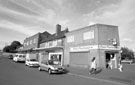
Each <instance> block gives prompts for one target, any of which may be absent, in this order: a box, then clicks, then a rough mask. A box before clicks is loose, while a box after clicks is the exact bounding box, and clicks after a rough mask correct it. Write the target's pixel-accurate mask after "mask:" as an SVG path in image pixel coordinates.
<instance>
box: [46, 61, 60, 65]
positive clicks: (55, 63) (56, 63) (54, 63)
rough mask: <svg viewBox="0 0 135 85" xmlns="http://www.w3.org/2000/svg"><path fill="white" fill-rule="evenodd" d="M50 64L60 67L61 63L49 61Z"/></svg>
mask: <svg viewBox="0 0 135 85" xmlns="http://www.w3.org/2000/svg"><path fill="white" fill-rule="evenodd" d="M48 64H49V65H59V64H60V63H59V61H51V60H50V61H48Z"/></svg>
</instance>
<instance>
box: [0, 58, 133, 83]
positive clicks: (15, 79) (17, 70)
mask: <svg viewBox="0 0 135 85" xmlns="http://www.w3.org/2000/svg"><path fill="white" fill-rule="evenodd" d="M0 67H1V69H0V85H99V84H100V85H134V84H131V83H132V81H131V80H130V78H131V79H132V78H134V79H135V77H134V76H131V74H130V75H129V76H128V77H129V79H125V81H126V82H123V80H122V82H121V81H120V79H118V78H117V77H116V76H117V72H115V71H114V73H113V72H112V74H111V75H113V74H115V73H116V76H115V75H113V76H114V78H113V77H112V76H110V79H108V76H107V74H109V71H102V72H100V73H98V74H97V75H88V70H87V69H82V68H74V67H68V69H69V70H70V72H69V73H68V74H62V75H49V74H48V73H47V72H44V71H41V72H39V71H38V69H37V68H29V67H27V66H25V65H24V64H23V63H15V62H13V61H12V60H10V59H7V58H5V57H1V58H0ZM130 72H132V71H130ZM111 77H112V79H111ZM126 77H127V76H126ZM122 78H124V77H122ZM115 80H119V81H120V82H119V81H115Z"/></svg>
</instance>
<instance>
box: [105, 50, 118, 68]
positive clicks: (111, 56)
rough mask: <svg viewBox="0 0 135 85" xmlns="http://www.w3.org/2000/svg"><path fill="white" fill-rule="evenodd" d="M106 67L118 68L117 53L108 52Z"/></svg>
mask: <svg viewBox="0 0 135 85" xmlns="http://www.w3.org/2000/svg"><path fill="white" fill-rule="evenodd" d="M105 55H106V62H105V63H106V68H111V69H113V68H117V64H116V63H117V62H116V53H112V52H107V53H106V54H105Z"/></svg>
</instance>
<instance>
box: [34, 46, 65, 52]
mask: <svg viewBox="0 0 135 85" xmlns="http://www.w3.org/2000/svg"><path fill="white" fill-rule="evenodd" d="M56 49H63V46H55V47H42V48H35V49H33V50H37V51H40V50H46V51H49V50H56Z"/></svg>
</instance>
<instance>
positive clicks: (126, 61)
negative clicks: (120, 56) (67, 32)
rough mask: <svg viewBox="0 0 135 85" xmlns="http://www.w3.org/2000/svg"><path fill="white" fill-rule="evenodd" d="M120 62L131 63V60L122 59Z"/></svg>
mask: <svg viewBox="0 0 135 85" xmlns="http://www.w3.org/2000/svg"><path fill="white" fill-rule="evenodd" d="M121 63H127V64H132V63H133V60H122V61H121Z"/></svg>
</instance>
